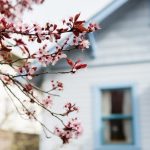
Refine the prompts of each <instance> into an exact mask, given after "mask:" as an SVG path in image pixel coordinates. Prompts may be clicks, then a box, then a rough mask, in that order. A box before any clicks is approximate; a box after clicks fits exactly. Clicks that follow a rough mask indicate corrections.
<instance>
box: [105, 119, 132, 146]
mask: <svg viewBox="0 0 150 150" xmlns="http://www.w3.org/2000/svg"><path fill="white" fill-rule="evenodd" d="M131 127H132V124H131V121H130V120H127V119H126V120H123V119H114V120H108V121H103V138H104V143H105V144H119V143H128V144H131V143H132V142H133V141H132V130H131Z"/></svg>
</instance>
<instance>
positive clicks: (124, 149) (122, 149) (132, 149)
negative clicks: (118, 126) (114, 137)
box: [94, 145, 141, 150]
mask: <svg viewBox="0 0 150 150" xmlns="http://www.w3.org/2000/svg"><path fill="white" fill-rule="evenodd" d="M94 150H141V148H139V147H137V146H134V145H132V146H130V145H111V146H109V145H108V146H99V147H95V149H94Z"/></svg>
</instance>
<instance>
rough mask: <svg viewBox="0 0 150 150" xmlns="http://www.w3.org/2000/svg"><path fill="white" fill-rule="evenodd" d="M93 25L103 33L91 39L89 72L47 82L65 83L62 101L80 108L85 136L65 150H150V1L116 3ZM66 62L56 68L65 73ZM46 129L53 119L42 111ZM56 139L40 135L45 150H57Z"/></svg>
mask: <svg viewBox="0 0 150 150" xmlns="http://www.w3.org/2000/svg"><path fill="white" fill-rule="evenodd" d="M89 21H96V22H99V23H100V25H101V27H102V30H100V31H98V32H96V33H94V34H91V35H89V39H90V41H91V43H92V44H91V48H90V49H89V50H88V51H87V52H85V53H81V52H80V53H79V52H75V53H74V54H73V55H71V56H69V57H71V58H73V59H74V60H75V59H76V58H78V57H80V58H81V59H82V60H84V62H87V64H88V66H89V67H88V69H87V70H84V71H80V72H78V73H77V74H75V75H65V76H62V75H61V76H59V75H58V76H55V77H52V76H51V77H49V76H47V77H46V78H45V81H44V83H43V86H44V87H47V86H48V83H49V80H50V79H52V78H53V79H54V78H55V79H58V80H61V81H63V82H64V83H65V91H64V93H63V96H62V97H63V98H69V99H72V100H73V101H74V102H75V103H76V104H77V105H79V106H80V113H79V117H80V120H81V121H82V123H83V126H84V133H83V136H82V137H81V138H80V139H79V140H76V141H73V142H71V144H70V145H68V146H65V147H64V149H65V150H150V1H149V0H114V1H113V2H112V3H111V4H109V5H108V6H107V7H106V8H104V9H103V10H101V11H100V12H98V13H97V14H95V15H94V16H93V17H92V18H91V19H90V20H89ZM62 64H63V61H62V62H60V63H58V65H57V66H56V67H55V68H52V69H63V65H62ZM43 120H44V122H45V123H46V124H47V125H50V124H52V122H51V121H50V120H49V115H47V114H46V113H43ZM55 140H56V139H55V138H52V139H46V138H45V137H44V135H43V134H42V136H41V144H40V147H41V149H40V150H54V149H55V150H58V149H60V148H58V147H57V145H58V142H57V141H55Z"/></svg>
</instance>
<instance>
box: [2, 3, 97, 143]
mask: <svg viewBox="0 0 150 150" xmlns="http://www.w3.org/2000/svg"><path fill="white" fill-rule="evenodd" d="M43 2H44V0H13V1H11V0H0V6H1V7H0V81H1V82H2V84H3V85H4V88H5V89H6V90H7V92H8V93H9V95H11V96H12V97H13V98H14V99H12V100H14V101H15V102H13V103H14V104H16V101H17V103H19V104H20V106H21V108H22V110H21V112H19V111H20V109H17V111H18V112H19V114H21V115H22V114H23V115H26V116H27V117H28V118H29V119H34V120H35V121H38V122H39V123H40V124H41V126H42V127H43V128H44V129H45V130H46V131H48V132H49V133H50V134H55V135H57V136H59V137H60V138H61V139H62V141H63V143H68V142H69V141H70V139H72V138H75V137H78V136H79V135H80V134H81V133H82V131H83V130H82V126H81V123H80V122H79V121H78V119H77V118H74V119H71V120H69V121H68V122H67V123H66V124H65V123H64V120H63V117H64V118H68V117H70V116H69V115H70V113H72V112H78V111H79V108H78V107H77V106H76V105H75V104H72V103H71V102H68V103H67V104H65V105H64V112H63V113H60V112H54V111H52V110H53V104H54V103H55V101H54V99H53V96H56V95H55V94H54V93H53V92H52V91H57V93H59V92H58V91H63V89H64V86H63V83H62V82H61V81H53V80H52V81H51V83H50V88H49V89H48V90H43V89H41V88H39V87H37V86H36V85H34V83H33V82H32V81H33V80H34V78H36V77H37V76H41V75H45V74H67V73H76V71H78V70H80V69H84V68H86V67H87V64H84V63H82V62H81V60H80V59H78V60H77V61H74V60H72V59H70V58H69V55H68V52H70V51H75V50H77V49H78V50H81V51H83V50H85V49H87V48H89V46H90V43H89V41H88V39H86V34H88V33H90V32H94V31H96V30H98V29H99V27H98V26H97V25H96V24H92V23H91V24H89V25H86V24H85V21H84V20H80V13H78V14H76V15H75V16H73V17H70V18H69V19H64V20H63V21H62V26H61V27H59V26H58V25H57V24H52V23H50V22H47V23H45V24H44V25H40V24H34V23H33V24H31V25H28V24H22V23H21V21H19V24H18V23H17V22H18V21H17V20H18V16H19V14H22V13H23V12H24V11H25V10H32V6H33V4H42V3H43ZM19 19H20V18H19ZM68 33H70V34H68ZM63 34H66V35H67V37H65V38H64V39H63V42H62V37H63ZM71 34H72V35H71ZM29 43H30V44H29ZM52 43H53V44H54V45H55V46H54V51H51V50H50V48H51V44H52ZM31 44H35V45H37V46H38V47H36V50H35V51H34V52H33V51H32V46H31ZM29 45H30V46H29ZM14 52H16V53H21V54H22V56H21V57H19V56H16V55H15V54H16V53H14ZM61 59H64V60H65V62H66V64H67V66H69V67H68V70H67V71H58V72H53V71H47V70H46V69H45V70H44V71H42V72H38V71H39V70H40V69H39V67H40V66H41V65H42V66H44V67H47V66H50V65H55V64H56V63H58V62H59V61H60V60H61ZM4 66H5V67H9V71H8V72H5V71H3V70H2V68H3V67H4ZM10 69H11V70H13V71H12V72H11V71H10ZM20 79H21V80H20ZM14 88H16V89H17V92H18V93H19V92H21V94H22V95H23V97H25V98H22V97H19V95H20V94H18V93H17V94H16V93H15V92H14ZM35 91H36V92H37V91H38V92H40V93H42V94H45V95H44V97H45V98H39V97H38V96H37V95H36V94H35V93H36V92H35ZM25 102H29V104H30V105H31V108H33V109H32V110H30V107H29V106H28V105H26V103H25ZM35 105H36V106H38V107H40V108H42V109H44V110H45V111H47V112H48V113H49V114H50V115H51V116H52V117H55V118H56V119H58V120H59V121H60V123H62V125H63V127H62V128H59V127H56V128H55V131H54V132H52V131H50V130H49V128H48V127H47V126H46V125H45V124H44V123H42V122H41V121H39V120H38V115H37V111H36V109H34V106H35ZM15 108H17V106H15Z"/></svg>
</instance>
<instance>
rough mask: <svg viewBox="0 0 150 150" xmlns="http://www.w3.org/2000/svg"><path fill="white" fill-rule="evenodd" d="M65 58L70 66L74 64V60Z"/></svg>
mask: <svg viewBox="0 0 150 150" xmlns="http://www.w3.org/2000/svg"><path fill="white" fill-rule="evenodd" d="M66 60H67V63H68V64H69V65H70V66H71V67H73V66H74V62H73V61H72V60H71V59H68V58H67V59H66Z"/></svg>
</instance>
